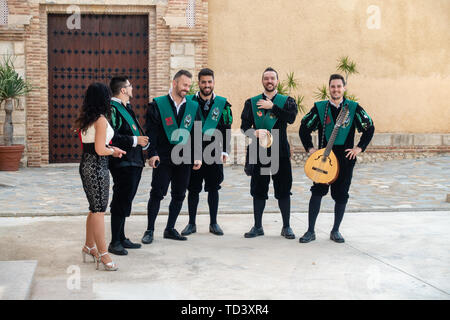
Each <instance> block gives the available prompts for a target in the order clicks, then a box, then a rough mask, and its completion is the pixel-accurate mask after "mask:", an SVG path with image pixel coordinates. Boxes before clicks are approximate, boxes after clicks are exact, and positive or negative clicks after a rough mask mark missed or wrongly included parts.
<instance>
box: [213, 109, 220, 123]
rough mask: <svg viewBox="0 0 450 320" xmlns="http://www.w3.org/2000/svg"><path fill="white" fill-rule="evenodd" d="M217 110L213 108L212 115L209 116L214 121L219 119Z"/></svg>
mask: <svg viewBox="0 0 450 320" xmlns="http://www.w3.org/2000/svg"><path fill="white" fill-rule="evenodd" d="M219 112H220V111H219V108H217V107H216V108H214V110H213V112H212V115H211V118H212V119H213V120H214V121H217V119H219Z"/></svg>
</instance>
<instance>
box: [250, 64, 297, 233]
mask: <svg viewBox="0 0 450 320" xmlns="http://www.w3.org/2000/svg"><path fill="white" fill-rule="evenodd" d="M278 82H279V80H278V73H277V72H276V71H275V70H274V69H272V68H267V69H266V70H264V72H263V76H262V85H263V87H264V92H263V93H262V94H260V95H258V96H255V97H253V98H250V99H248V100H247V101H246V102H245V105H244V110H243V111H242V115H241V120H242V123H241V130H242V131H243V132H244V133H247V134H248V135H249V136H250V137H251V138H252V141H253V142H252V145H251V146H250V148H249V150H256V151H257V152H250V151H248V152H247V157H248V160H249V163H250V164H251V163H253V164H254V165H253V166H252V169H251V170H248V171H247V170H246V172H248V174H249V175H251V177H252V178H251V182H250V194H251V195H252V197H253V215H254V220H255V224H254V226H253V227H252V228H251V230H250V231H249V232H247V233H245V234H244V237H245V238H254V237H258V236H262V235H264V229H263V226H262V216H263V212H264V208H265V206H266V200H267V199H268V191H269V183H270V177H272V180H273V186H274V189H275V198H276V199H277V200H278V207H279V208H280V211H281V216H282V218H283V228H282V229H281V235H282V236H283V237H285V238H286V239H294V238H295V235H294V232H293V231H292V229H291V227H290V222H289V220H290V212H291V188H292V168H291V159H290V155H291V151H290V146H289V142H288V139H287V133H286V128H287V126H288V124H292V123H294V121H295V117H296V116H297V113H298V110H297V103H296V102H295V100H294V99H293V98H292V97H288V96H284V95H281V94H280V93H278V92H277V85H278ZM249 129H254V130H255V131H254V133H252V130H249ZM275 134H279V139H277V136H275ZM271 136H274V138H273V139H274V140H273V141H274V142H273V145H269V144H267V143H262V145H265V146H266V147H267V149H266V150H264V149H263V147H261V146H259V144H258V143H259V142H260V140H263V141H267V139H268V137H271ZM255 144H256V145H257V148H252V146H255ZM264 151H266V152H267V156H268V159H267V160H268V162H267V163H266V161H265V160H266V159H263V158H264V157H262V156H261V155H263V154H265V152H264ZM255 158H256V159H255ZM277 159H279V161H278V166H277V165H276V162H277ZM263 160H264V161H263ZM246 167H247V164H246Z"/></svg>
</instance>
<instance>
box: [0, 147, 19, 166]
mask: <svg viewBox="0 0 450 320" xmlns="http://www.w3.org/2000/svg"><path fill="white" fill-rule="evenodd" d="M24 149H25V146H24V145H22V144H13V145H12V146H0V171H17V170H19V164H20V159H21V158H22V153H23V150H24Z"/></svg>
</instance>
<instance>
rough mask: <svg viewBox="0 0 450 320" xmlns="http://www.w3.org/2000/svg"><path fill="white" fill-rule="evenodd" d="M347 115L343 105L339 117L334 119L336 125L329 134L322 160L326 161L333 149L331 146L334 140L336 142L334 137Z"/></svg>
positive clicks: (346, 108) (346, 107) (346, 109)
mask: <svg viewBox="0 0 450 320" xmlns="http://www.w3.org/2000/svg"><path fill="white" fill-rule="evenodd" d="M347 113H348V106H347V105H345V106H344V107H343V108H342V109H341V112H339V115H338V117H337V119H336V124H335V125H334V129H333V132H332V133H331V137H330V140H329V141H328V143H327V147H326V148H325V152H324V153H323V155H324V159H326V158H327V157H328V156H329V155H330V153H331V149H332V148H333V145H334V140H336V136H337V134H338V132H339V128H340V127H341V125H342V123H343V122H344V119H345V117H346V116H347ZM323 134H325V130H324V133H323Z"/></svg>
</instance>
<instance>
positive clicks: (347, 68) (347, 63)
mask: <svg viewBox="0 0 450 320" xmlns="http://www.w3.org/2000/svg"><path fill="white" fill-rule="evenodd" d="M337 70H339V71H342V72H344V73H345V83H347V80H348V76H349V75H351V74H355V73H359V72H358V70H356V63H355V62H354V61H352V60H350V58H349V57H348V56H345V57H341V58H339V59H338V65H337Z"/></svg>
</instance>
